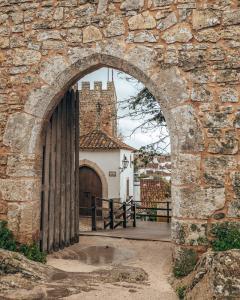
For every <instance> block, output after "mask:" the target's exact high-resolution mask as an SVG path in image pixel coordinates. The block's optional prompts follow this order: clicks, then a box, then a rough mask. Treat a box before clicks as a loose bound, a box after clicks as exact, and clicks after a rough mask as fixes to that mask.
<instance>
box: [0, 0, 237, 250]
mask: <svg viewBox="0 0 240 300" xmlns="http://www.w3.org/2000/svg"><path fill="white" fill-rule="evenodd" d="M235 2H236V1H226V2H224V4H223V2H220V3H219V4H218V2H217V1H215V2H214V4H213V1H198V4H196V3H195V1H193V2H192V3H184V4H183V3H180V1H179V3H178V1H173V0H153V1H128V0H126V1H114V2H113V1H105V0H99V1H94V3H88V2H87V1H78V0H67V1H54V2H51V1H47V2H46V3H45V2H44V1H41V2H37V1H27V2H25V1H21V2H20V3H19V2H18V3H17V4H12V3H10V2H2V3H1V4H0V5H1V6H0V7H1V8H0V9H1V12H3V13H4V12H5V14H4V17H2V18H1V25H0V33H1V38H0V47H1V51H0V61H1V71H0V72H1V73H0V88H1V94H0V112H1V113H0V122H1V126H0V142H1V152H0V177H1V179H0V214H1V215H0V217H1V219H7V220H8V223H9V227H10V228H11V229H12V230H13V231H14V233H15V235H16V236H17V238H18V239H19V240H20V241H22V242H25V241H30V240H32V239H35V240H38V239H39V233H40V218H39V216H40V196H41V160H42V152H41V149H42V145H41V134H42V132H43V129H44V128H45V126H46V124H47V122H48V121H49V119H50V117H51V115H52V113H53V111H54V109H55V107H56V106H57V104H58V103H59V101H60V99H61V98H62V97H63V95H64V94H65V92H66V91H67V90H68V88H69V87H70V86H72V84H74V83H75V82H76V80H78V79H79V78H81V77H82V76H84V75H85V74H87V73H88V72H91V71H92V70H95V69H97V68H99V67H101V66H110V67H113V68H116V69H119V70H122V71H124V72H126V73H128V74H130V75H132V76H134V77H135V78H137V79H138V80H140V81H142V82H143V83H144V84H145V85H146V87H147V88H148V89H149V90H150V91H151V93H152V94H153V95H154V96H155V97H156V99H157V100H158V101H159V102H160V104H161V108H162V110H163V112H164V115H165V117H166V120H167V124H168V128H169V131H170V136H171V145H172V163H173V171H172V174H173V176H172V200H173V227H172V238H173V242H174V243H175V244H176V245H178V246H191V247H195V248H196V249H197V250H200V251H202V250H204V249H205V247H206V244H207V238H208V232H209V229H210V227H211V224H212V223H214V222H217V221H218V220H220V219H221V221H222V220H235V221H239V217H240V213H239V174H240V172H239V163H238V156H239V140H238V136H239V127H240V125H239V112H238V100H239V99H238V95H239V92H240V91H239V79H240V77H239V73H238V71H237V68H239V65H238V62H237V60H236V58H238V57H239V51H240V50H239V34H238V32H239V30H240V27H239V17H238V15H239V9H237V8H236V6H237V4H236V3H235ZM51 3H52V4H51ZM9 12H11V13H9Z"/></svg>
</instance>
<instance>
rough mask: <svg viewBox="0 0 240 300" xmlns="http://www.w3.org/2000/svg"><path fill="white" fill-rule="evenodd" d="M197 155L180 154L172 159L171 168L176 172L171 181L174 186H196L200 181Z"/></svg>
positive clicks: (199, 159) (198, 157)
mask: <svg viewBox="0 0 240 300" xmlns="http://www.w3.org/2000/svg"><path fill="white" fill-rule="evenodd" d="M200 162H201V158H200V156H199V155H192V154H181V155H179V156H178V157H177V158H174V157H172V168H173V169H174V170H176V171H175V172H174V173H173V174H172V178H171V181H172V183H173V184H174V185H182V184H194V183H195V184H196V183H198V182H199V181H200V178H201V174H200Z"/></svg>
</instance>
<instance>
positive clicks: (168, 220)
mask: <svg viewBox="0 0 240 300" xmlns="http://www.w3.org/2000/svg"><path fill="white" fill-rule="evenodd" d="M167 222H168V223H169V222H170V215H169V202H167Z"/></svg>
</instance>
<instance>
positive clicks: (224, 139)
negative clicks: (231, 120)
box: [208, 129, 239, 154]
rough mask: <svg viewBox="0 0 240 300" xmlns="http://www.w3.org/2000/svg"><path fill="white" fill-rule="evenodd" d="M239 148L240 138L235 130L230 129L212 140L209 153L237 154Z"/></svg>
mask: <svg viewBox="0 0 240 300" xmlns="http://www.w3.org/2000/svg"><path fill="white" fill-rule="evenodd" d="M238 148H239V145H238V136H237V134H236V132H235V131H234V130H231V129H229V130H226V131H225V132H224V133H223V134H222V135H221V136H220V137H217V138H215V139H211V140H210V142H209V145H208V152H209V153H215V154H218V153H219V154H236V153H237V152H238Z"/></svg>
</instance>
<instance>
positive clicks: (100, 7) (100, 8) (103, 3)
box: [97, 0, 108, 14]
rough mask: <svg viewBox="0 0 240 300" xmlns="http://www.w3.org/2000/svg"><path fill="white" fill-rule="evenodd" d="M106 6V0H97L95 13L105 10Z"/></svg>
mask: <svg viewBox="0 0 240 300" xmlns="http://www.w3.org/2000/svg"><path fill="white" fill-rule="evenodd" d="M107 8H108V0H99V2H98V7H97V13H98V14H102V13H104V12H105V11H106V10H107Z"/></svg>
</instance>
